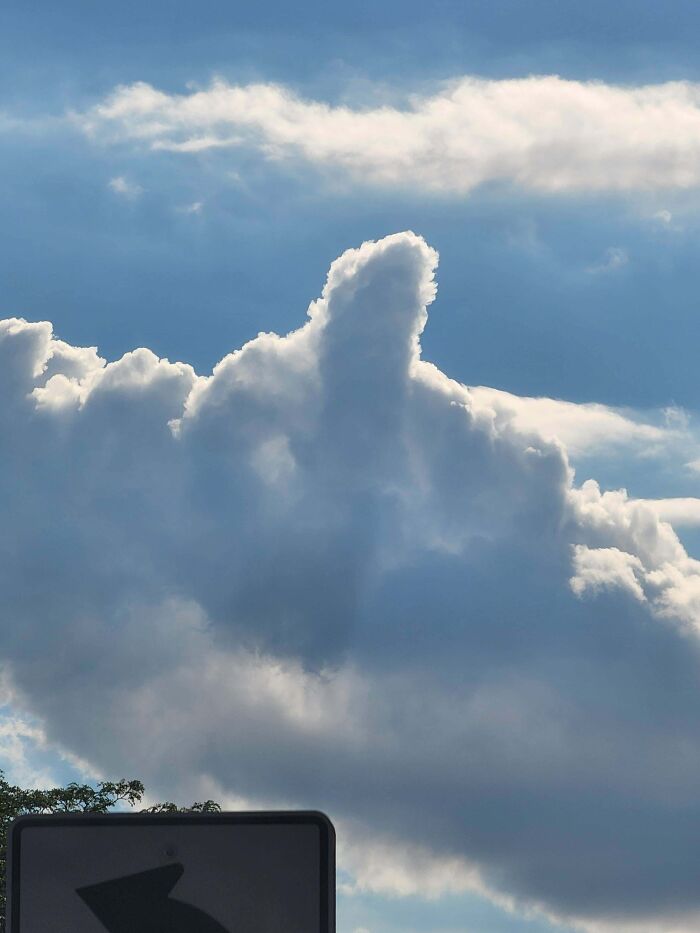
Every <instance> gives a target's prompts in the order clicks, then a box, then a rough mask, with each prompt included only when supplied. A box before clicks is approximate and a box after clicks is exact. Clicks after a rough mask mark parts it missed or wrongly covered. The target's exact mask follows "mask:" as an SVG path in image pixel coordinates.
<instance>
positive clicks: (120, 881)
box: [75, 862, 228, 933]
mask: <svg viewBox="0 0 700 933" xmlns="http://www.w3.org/2000/svg"><path fill="white" fill-rule="evenodd" d="M184 870H185V867H184V865H181V864H180V863H179V862H176V863H174V864H172V865H164V866H163V867H162V868H153V869H152V870H151V871H142V872H139V873H138V874H136V875H125V876H124V877H123V878H113V879H112V880H111V881H102V882H100V883H99V884H91V885H88V886H87V887H84V888H76V892H75V893H76V894H77V895H78V896H79V897H80V898H82V900H83V901H84V902H85V904H87V906H88V907H89V908H90V910H91V911H92V912H93V914H95V916H96V917H97V919H98V920H99V921H100V923H102V925H103V926H104V927H105V929H107V930H108V931H109V933H228V930H226V929H225V928H224V927H222V926H221V924H220V923H219V922H218V921H216V920H214V919H213V917H210V916H209V915H208V914H206V913H205V912H204V911H203V910H200V909H199V908H198V907H193V906H192V905H191V904H185V903H184V902H183V901H176V900H174V899H173V898H171V897H169V896H168V895H169V894H170V892H171V890H172V889H173V888H174V887H175V884H176V883H177V881H178V880H179V879H180V878H181V877H182V874H183V872H184Z"/></svg>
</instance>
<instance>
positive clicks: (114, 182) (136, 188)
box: [109, 175, 143, 201]
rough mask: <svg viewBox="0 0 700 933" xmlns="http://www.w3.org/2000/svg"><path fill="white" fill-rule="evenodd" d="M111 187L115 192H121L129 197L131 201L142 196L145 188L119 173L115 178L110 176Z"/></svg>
mask: <svg viewBox="0 0 700 933" xmlns="http://www.w3.org/2000/svg"><path fill="white" fill-rule="evenodd" d="M109 187H110V188H111V190H112V191H114V193H115V194H120V195H122V197H124V198H127V199H128V200H130V201H134V200H136V198H139V197H141V195H142V194H143V188H142V187H141V185H137V184H136V183H135V182H133V181H129V180H128V179H127V178H125V177H124V176H123V175H117V176H115V177H114V178H110V180H109Z"/></svg>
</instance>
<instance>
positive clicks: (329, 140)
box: [73, 75, 700, 262]
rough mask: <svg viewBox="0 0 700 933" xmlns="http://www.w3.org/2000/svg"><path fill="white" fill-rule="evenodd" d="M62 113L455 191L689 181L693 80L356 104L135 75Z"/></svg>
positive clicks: (192, 143)
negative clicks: (174, 89) (167, 88)
mask: <svg viewBox="0 0 700 933" xmlns="http://www.w3.org/2000/svg"><path fill="white" fill-rule="evenodd" d="M73 117H74V119H75V120H76V121H77V122H78V124H79V125H80V126H81V127H82V128H83V129H84V130H85V131H86V132H87V133H89V134H90V135H92V136H93V137H96V138H99V139H101V140H113V141H118V140H131V141H133V142H135V143H137V144H141V145H144V146H146V147H149V148H150V149H152V150H168V151H171V152H179V153H183V154H185V153H197V152H202V151H204V150H207V149H213V148H217V149H227V148H228V149H231V148H236V147H241V146H245V147H252V148H253V149H256V150H257V151H259V152H260V153H261V154H262V155H263V156H264V157H265V158H267V159H269V160H273V161H274V160H280V159H285V158H290V157H294V158H300V159H303V160H305V161H307V162H308V163H310V164H312V165H315V166H317V167H324V166H327V167H331V168H335V169H338V170H341V171H344V172H347V173H349V174H350V176H351V177H352V178H353V179H354V180H356V181H361V182H365V183H372V184H376V185H389V186H391V185H400V186H406V185H410V186H415V185H418V186H420V187H422V188H424V189H428V190H433V191H445V192H458V193H462V194H464V193H467V192H469V191H471V190H472V189H473V188H475V187H476V186H478V185H480V184H483V183H485V182H493V181H496V182H499V181H505V182H510V183H514V184H517V185H520V186H523V187H524V188H531V189H536V190H539V191H546V192H567V191H629V190H639V189H642V190H655V189H673V188H677V189H684V188H691V187H696V186H697V185H698V183H699V182H700V168H699V166H700V161H699V160H698V153H699V152H700V89H699V86H698V85H696V84H692V83H689V82H680V81H677V82H668V83H666V84H656V85H640V86H624V87H623V86H616V85H609V84H604V83H601V82H593V81H591V82H581V81H571V80H565V79H562V78H559V77H557V76H554V75H550V76H534V77H527V78H519V79H508V80H486V79H481V78H475V77H462V78H458V79H455V80H452V81H449V82H446V83H444V84H443V86H442V87H441V88H440V89H439V90H438V91H437V92H436V93H434V94H433V95H429V96H420V95H415V94H414V95H410V96H408V97H407V98H406V100H405V103H404V106H402V107H398V106H389V105H385V106H381V107H373V108H357V109H353V108H351V107H348V106H341V105H331V104H329V103H327V102H324V101H320V100H308V99H305V98H303V97H301V96H299V95H298V94H297V93H295V92H294V91H293V90H291V89H290V88H287V87H285V86H283V85H279V84H249V85H231V84H228V83H226V82H225V81H223V80H218V81H215V82H214V83H213V84H212V85H211V86H210V87H209V88H206V89H202V90H191V91H189V92H188V93H185V94H170V93H166V92H164V91H160V90H158V89H157V88H155V87H152V86H151V85H150V84H147V83H145V82H137V83H135V84H131V85H127V86H120V87H118V88H116V89H115V90H114V92H113V93H112V94H110V95H109V96H108V97H107V98H106V99H104V100H103V101H101V102H100V103H98V104H97V105H95V106H94V107H92V109H90V110H89V111H87V112H84V113H80V114H74V115H73ZM614 261H615V260H614V257H612V258H611V262H614Z"/></svg>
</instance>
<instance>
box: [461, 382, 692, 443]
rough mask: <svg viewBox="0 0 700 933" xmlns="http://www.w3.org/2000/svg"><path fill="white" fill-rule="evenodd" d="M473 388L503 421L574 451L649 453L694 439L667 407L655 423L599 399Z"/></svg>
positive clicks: (481, 402) (474, 395) (479, 399)
mask: <svg viewBox="0 0 700 933" xmlns="http://www.w3.org/2000/svg"><path fill="white" fill-rule="evenodd" d="M469 392H470V395H471V397H472V398H473V399H474V400H475V401H477V402H478V404H479V406H480V407H481V406H483V407H488V408H489V409H491V410H492V411H493V414H494V417H495V418H496V420H497V422H498V423H500V424H506V423H511V424H512V425H513V426H514V427H515V428H517V430H519V431H522V432H529V431H531V432H535V433H539V434H542V435H543V436H545V437H547V438H549V439H551V440H557V441H559V442H560V443H562V444H563V445H564V447H565V448H566V450H567V452H568V454H569V455H570V456H572V457H579V456H582V455H589V456H590V455H593V454H596V453H600V452H603V451H611V450H615V449H617V450H624V451H625V452H626V453H627V454H628V455H629V454H632V453H636V454H637V455H638V456H649V455H652V454H654V453H656V452H658V450H659V449H660V447H662V446H663V447H667V446H668V445H670V444H674V443H675V444H677V443H685V444H687V445H691V444H692V443H693V441H692V439H691V433H692V432H690V431H689V430H688V428H689V426H688V425H687V424H678V423H677V422H675V421H669V420H668V418H667V416H666V415H665V413H664V412H660V413H658V414H655V418H654V420H655V421H656V422H657V423H654V420H651V419H646V420H645V419H642V418H640V417H639V415H637V414H636V413H633V412H629V411H624V410H622V409H615V408H611V407H610V406H608V405H600V404H597V403H594V402H589V403H583V404H580V403H579V404H577V403H574V402H567V401H564V400H562V399H552V398H528V397H524V396H519V395H513V394H512V393H510V392H504V391H502V390H501V389H492V388H489V387H487V386H471V387H470V389H469ZM652 417H653V416H652Z"/></svg>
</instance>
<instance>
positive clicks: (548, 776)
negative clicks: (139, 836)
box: [0, 95, 700, 931]
mask: <svg viewBox="0 0 700 933" xmlns="http://www.w3.org/2000/svg"><path fill="white" fill-rule="evenodd" d="M129 106H131V105H129ZM148 107H150V98H149V97H148V95H146V97H145V99H144V108H145V110H144V112H146V111H147V110H148ZM436 263H437V255H436V253H435V252H434V251H433V250H432V249H430V248H429V247H428V246H427V245H426V243H425V242H424V241H423V240H422V239H421V238H420V237H417V236H415V235H414V234H411V233H402V234H397V235H394V236H391V237H388V238H386V239H384V240H381V241H379V242H376V243H365V244H363V245H362V246H361V247H360V248H359V249H354V250H349V251H348V252H346V253H344V254H343V255H342V256H341V257H340V258H339V259H338V260H336V262H334V263H333V265H332V266H331V269H330V272H329V275H328V279H327V282H326V284H325V286H324V289H323V292H322V294H321V297H320V298H318V299H317V300H316V301H313V302H312V303H311V305H310V306H309V309H308V319H307V321H306V322H305V323H303V324H302V325H301V326H300V327H299V329H298V330H296V331H294V332H292V333H290V334H288V335H287V336H278V335H276V334H272V333H262V334H260V335H258V337H256V338H255V339H254V340H252V341H250V342H249V343H247V344H246V345H245V346H244V347H242V348H241V349H239V350H236V351H235V352H233V353H230V354H229V355H227V356H225V357H224V358H223V359H222V360H221V361H220V362H219V363H218V364H217V366H216V367H215V368H214V371H213V373H212V374H211V375H208V376H202V375H198V374H197V373H196V372H195V371H194V370H193V369H192V367H191V366H189V365H187V364H184V363H172V362H169V361H168V360H163V359H159V358H158V357H157V356H155V354H153V353H152V352H150V351H149V350H147V349H138V350H135V351H133V352H131V353H127V354H126V355H125V356H124V357H122V358H121V359H119V360H117V361H114V362H109V363H108V362H106V361H105V360H104V359H102V358H101V357H100V356H99V355H98V353H97V351H96V349H95V348H75V347H71V346H69V345H68V344H66V343H65V342H62V341H60V340H58V339H56V338H55V336H54V335H53V332H52V328H51V325H50V324H48V323H45V322H44V323H27V322H26V321H23V320H21V319H11V320H7V321H3V322H0V395H1V397H2V405H1V406H0V430H1V431H2V436H3V462H2V468H1V470H0V490H1V491H2V492H1V494H2V497H3V502H2V508H3V515H4V521H3V525H2V529H1V530H0V585H1V586H2V593H3V600H2V608H1V609H0V625H1V626H2V639H1V641H0V644H1V645H2V652H3V660H4V663H5V665H6V667H7V671H8V677H9V678H10V679H9V683H10V687H11V691H12V702H13V704H14V706H15V708H16V709H18V710H23V711H25V712H26V714H27V715H32V716H35V717H37V718H38V720H39V721H40V722H41V724H42V728H43V729H44V730H45V733H46V735H47V736H48V738H49V739H50V740H51V741H52V742H56V743H59V744H60V745H61V746H62V747H63V748H65V749H67V750H70V752H71V753H72V754H73V755H76V756H79V758H80V759H82V760H84V761H86V762H90V764H91V767H93V768H94V769H95V770H97V771H99V772H100V773H106V774H110V775H116V774H119V775H121V774H124V773H127V774H130V775H131V774H133V775H137V776H139V777H140V778H142V779H143V780H144V781H145V782H146V784H147V786H149V788H150V789H151V792H152V793H154V795H155V796H158V797H167V798H170V799H174V798H178V797H181V798H182V799H186V798H191V799H201V795H200V793H199V791H200V789H205V790H204V795H205V796H215V797H218V798H219V799H223V800H241V799H242V800H246V801H251V802H252V803H254V804H255V805H258V806H268V805H270V806H272V805H274V806H315V807H321V808H324V809H326V810H327V811H328V812H329V813H330V814H331V815H332V816H333V817H334V818H335V819H336V820H337V821H338V823H339V825H340V826H341V828H342V839H343V845H344V846H345V855H344V856H343V857H344V858H345V860H346V864H347V866H348V868H349V870H351V874H352V878H351V880H350V881H349V882H348V884H349V886H350V889H352V888H353V887H355V888H356V889H357V890H359V891H362V890H378V889H381V890H387V891H391V892H392V893H394V894H406V893H417V892H420V893H423V894H424V895H426V896H438V895H439V893H440V892H444V891H453V892H454V891H459V890H462V889H469V890H471V889H473V890H478V891H482V892H483V891H485V892H488V893H489V895H490V896H491V897H493V898H494V899H496V900H498V901H499V903H508V904H511V905H514V906H516V907H522V906H525V907H527V908H528V909H540V910H543V911H544V912H546V913H547V914H548V915H552V916H558V917H564V918H573V920H574V921H577V922H580V923H582V924H584V925H585V926H586V928H587V929H589V930H604V929H605V930H612V929H617V930H623V929H625V928H627V929H634V930H642V929H644V928H645V926H646V927H648V928H649V929H657V930H658V929H665V930H671V929H677V930H679V931H680V930H683V931H690V930H692V929H696V928H697V925H698V919H699V918H700V896H699V895H698V890H697V884H696V849H697V840H696V826H697V819H698V810H699V808H700V796H699V794H698V786H699V782H698V776H699V774H700V750H699V749H698V745H697V734H698V729H699V727H700V688H699V687H698V684H699V683H700V679H699V678H698V666H699V664H700V651H699V647H698V625H699V623H700V562H698V561H694V560H692V559H691V558H689V557H688V555H687V554H686V552H685V550H684V549H683V547H682V545H681V543H680V541H679V539H678V537H677V536H676V534H675V532H674V531H673V528H672V526H671V525H670V524H668V523H667V522H664V521H661V520H660V518H659V513H658V511H657V506H655V505H654V504H653V503H649V502H645V501H635V500H630V499H629V498H628V496H627V495H626V493H625V492H624V491H622V490H617V491H605V490H601V489H600V488H599V486H598V485H597V484H596V483H595V482H593V481H588V482H586V483H584V484H583V485H581V486H577V485H576V484H575V481H574V475H573V471H572V469H571V467H570V464H569V461H568V456H567V451H566V448H565V446H564V443H565V441H566V440H570V437H573V438H574V439H575V440H576V442H577V443H579V444H583V445H584V446H585V444H587V443H598V440H597V439H599V438H600V436H601V435H602V434H605V433H606V432H612V433H613V434H614V433H615V432H620V433H621V434H625V432H627V434H628V435H629V436H632V437H634V438H638V439H639V442H640V443H642V444H646V443H647V442H648V441H650V442H654V443H655V442H656V441H657V439H658V438H657V434H656V433H655V432H657V431H658V430H661V429H660V428H657V427H655V426H653V425H646V426H645V425H641V424H638V423H635V422H634V421H633V419H630V418H625V417H623V416H622V415H621V414H620V413H615V412H611V411H609V410H606V409H599V408H597V407H595V406H583V408H582V409H579V408H578V407H576V406H574V407H573V408H568V407H567V405H566V403H561V402H552V401H551V400H528V399H524V400H517V399H515V398H514V397H513V396H506V395H505V393H497V392H494V391H493V390H488V389H483V388H482V389H477V390H472V389H469V388H468V387H466V386H463V385H461V384H459V383H457V382H455V381H453V380H451V379H449V378H448V377H447V376H446V375H445V374H444V373H442V372H441V371H440V370H439V369H438V368H437V367H435V366H434V365H432V364H429V363H426V362H424V361H423V360H421V357H420V335H421V333H422V331H423V328H424V327H425V325H426V322H427V306H428V305H429V304H430V303H431V302H432V301H433V299H434V297H435V282H434V277H433V273H434V269H435V266H436ZM271 264H272V260H271ZM567 417H569V418H570V419H571V421H572V424H573V425H574V427H573V428H571V429H567V426H566V421H567ZM676 429H678V426H677V425H675V422H674V424H673V425H671V426H670V427H668V428H667V430H676ZM567 431H568V435H570V436H568V435H567ZM586 438H587V439H586ZM635 443H636V441H635ZM363 858H364V860H365V863H366V865H377V864H379V865H380V866H381V872H379V871H376V872H373V873H372V875H371V877H370V876H369V875H368V874H367V871H363V869H362V864H363Z"/></svg>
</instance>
